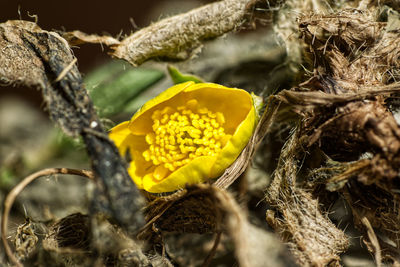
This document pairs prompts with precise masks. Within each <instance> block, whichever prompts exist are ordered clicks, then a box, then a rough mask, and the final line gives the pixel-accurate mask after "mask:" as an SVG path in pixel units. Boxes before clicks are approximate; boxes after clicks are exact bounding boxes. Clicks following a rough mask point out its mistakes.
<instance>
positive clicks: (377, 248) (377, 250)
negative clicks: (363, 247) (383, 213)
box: [361, 217, 382, 267]
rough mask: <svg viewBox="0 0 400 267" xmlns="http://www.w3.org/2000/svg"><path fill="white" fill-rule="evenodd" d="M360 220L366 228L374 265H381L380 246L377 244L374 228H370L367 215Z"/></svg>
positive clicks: (378, 266) (379, 266)
mask: <svg viewBox="0 0 400 267" xmlns="http://www.w3.org/2000/svg"><path fill="white" fill-rule="evenodd" d="M361 222H362V223H363V224H364V226H365V228H366V229H367V234H368V238H369V241H370V242H371V245H372V247H373V249H374V253H375V261H376V266H377V267H381V266H382V254H381V247H380V245H379V241H378V238H377V237H376V234H375V231H374V228H372V226H371V223H370V222H369V220H368V219H367V217H363V218H362V219H361Z"/></svg>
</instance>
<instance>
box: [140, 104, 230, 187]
mask: <svg viewBox="0 0 400 267" xmlns="http://www.w3.org/2000/svg"><path fill="white" fill-rule="evenodd" d="M151 118H152V120H153V126H152V128H153V131H154V132H151V133H148V134H147V135H146V142H147V143H148V144H149V149H147V150H146V151H144V152H143V157H144V159H145V160H146V161H152V162H153V164H154V165H155V166H157V167H156V168H155V170H154V172H153V176H154V178H155V179H157V180H162V179H163V178H165V177H166V176H167V175H168V174H169V173H170V172H173V171H175V170H176V169H178V168H180V167H181V166H183V165H186V164H188V163H189V162H190V161H192V160H193V159H195V158H197V157H201V156H215V155H216V154H217V153H219V152H220V151H221V149H222V148H223V147H224V146H225V144H226V142H227V141H228V140H229V138H230V137H231V135H229V134H225V132H224V128H223V127H222V125H223V124H224V123H225V118H224V115H223V114H222V113H221V112H216V113H213V112H211V111H209V110H208V109H207V108H205V107H203V108H200V107H198V102H197V100H194V99H192V100H189V101H188V102H187V103H186V105H185V106H180V107H178V108H176V109H175V108H172V107H165V108H164V109H163V110H161V111H160V110H156V111H154V113H153V115H152V116H151Z"/></svg>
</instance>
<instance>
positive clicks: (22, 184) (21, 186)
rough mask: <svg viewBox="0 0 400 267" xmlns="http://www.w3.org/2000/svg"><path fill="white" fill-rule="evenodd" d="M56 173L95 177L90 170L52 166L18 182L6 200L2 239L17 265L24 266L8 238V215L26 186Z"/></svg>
mask: <svg viewBox="0 0 400 267" xmlns="http://www.w3.org/2000/svg"><path fill="white" fill-rule="evenodd" d="M54 174H71V175H79V176H84V177H87V178H89V179H91V180H93V179H94V176H93V173H92V172H91V171H88V170H77V169H68V168H50V169H44V170H41V171H38V172H35V173H33V174H31V175H29V176H28V177H26V178H24V179H23V180H22V182H20V183H19V184H17V185H16V186H15V187H14V188H13V189H12V190H11V191H10V192H9V193H8V195H7V197H6V199H5V201H4V210H3V216H2V218H1V240H2V241H3V245H4V249H5V251H6V254H7V256H8V258H9V259H10V260H11V261H12V262H13V263H14V264H15V265H16V266H22V264H21V263H20V262H19V260H18V259H17V258H16V257H15V256H14V253H13V252H12V250H11V248H10V246H9V244H8V242H7V238H6V234H7V232H8V217H9V213H10V210H11V207H12V205H13V204H14V201H15V198H16V197H17V196H18V195H19V194H20V193H21V192H22V190H24V188H25V187H26V186H27V185H29V184H30V183H31V182H33V181H34V180H36V179H37V178H39V177H42V176H48V175H54Z"/></svg>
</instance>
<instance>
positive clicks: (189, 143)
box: [110, 82, 257, 193]
mask: <svg viewBox="0 0 400 267" xmlns="http://www.w3.org/2000/svg"><path fill="white" fill-rule="evenodd" d="M256 121H257V115H256V111H255V109H254V106H253V100H252V97H251V95H250V94H249V93H247V92H246V91H244V90H241V89H235V88H227V87H225V86H222V85H218V84H212V83H197V84H195V83H194V82H186V83H181V84H177V85H175V86H173V87H171V88H169V89H168V90H166V91H164V92H163V93H161V94H160V95H158V96H157V97H155V98H154V99H152V100H150V101H148V102H147V103H146V104H144V105H143V107H142V108H141V109H140V110H139V111H138V112H137V113H136V114H135V115H134V116H133V117H132V119H131V120H130V121H126V122H123V123H121V124H119V125H117V126H115V127H114V128H113V129H111V132H110V138H111V139H112V140H113V141H114V142H115V144H116V146H117V147H118V149H119V151H120V153H121V155H126V153H127V151H129V153H130V157H131V159H132V161H131V162H130V166H129V169H128V171H129V174H130V175H131V177H132V179H133V181H134V182H135V183H136V185H137V186H138V187H139V188H140V189H144V190H146V191H148V192H151V193H162V192H171V191H175V190H177V189H179V188H183V187H184V186H185V185H186V184H195V183H201V182H204V181H206V180H208V179H211V178H217V177H218V176H220V175H221V174H222V173H223V172H224V170H225V169H226V168H227V167H229V165H231V164H232V163H233V162H234V161H235V159H236V158H237V157H238V156H239V154H240V152H241V151H242V150H243V148H244V147H245V146H246V144H247V142H248V141H249V139H250V137H251V135H252V134H253V131H254V129H255V126H256Z"/></svg>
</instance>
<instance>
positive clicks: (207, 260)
mask: <svg viewBox="0 0 400 267" xmlns="http://www.w3.org/2000/svg"><path fill="white" fill-rule="evenodd" d="M221 236H222V231H218V232H217V235H216V237H215V240H214V244H213V247H212V248H211V250H210V252H209V253H208V255H207V258H205V260H204V262H203V265H202V266H203V267H207V266H210V264H211V260H212V259H213V258H214V256H215V253H217V248H218V245H219V242H220V241H221Z"/></svg>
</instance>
